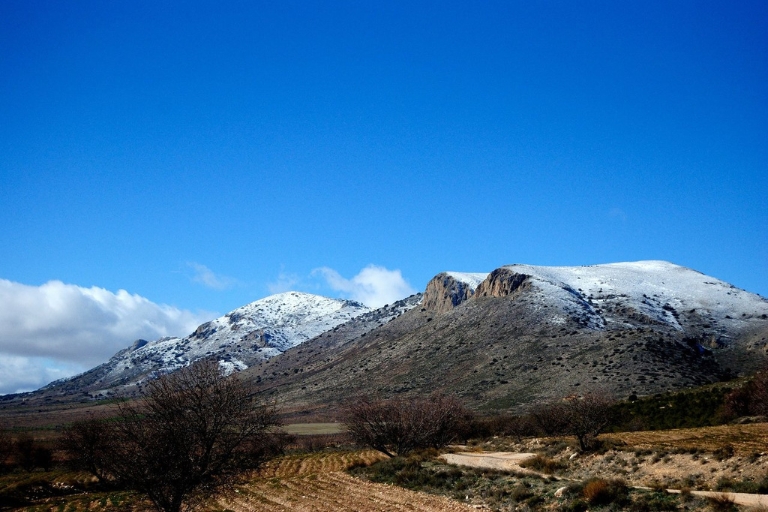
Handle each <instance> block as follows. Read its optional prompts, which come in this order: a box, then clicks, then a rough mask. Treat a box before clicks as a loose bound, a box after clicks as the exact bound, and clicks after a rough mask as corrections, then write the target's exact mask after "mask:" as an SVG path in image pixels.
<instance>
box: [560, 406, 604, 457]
mask: <svg viewBox="0 0 768 512" xmlns="http://www.w3.org/2000/svg"><path fill="white" fill-rule="evenodd" d="M614 403H615V401H614V400H613V399H612V398H611V397H610V395H608V394H607V393H597V392H589V393H585V394H583V395H581V396H570V397H568V398H566V399H565V400H564V401H563V405H564V407H563V411H564V414H565V418H566V419H567V427H566V431H567V433H569V434H571V435H573V436H576V439H577V440H578V441H579V448H581V449H582V450H583V451H586V450H589V449H591V448H592V447H593V445H594V441H595V439H597V436H598V435H599V434H600V433H601V432H602V431H603V430H604V429H605V428H606V427H607V426H608V425H610V424H611V421H612V419H613V418H612V406H613V404H614Z"/></svg>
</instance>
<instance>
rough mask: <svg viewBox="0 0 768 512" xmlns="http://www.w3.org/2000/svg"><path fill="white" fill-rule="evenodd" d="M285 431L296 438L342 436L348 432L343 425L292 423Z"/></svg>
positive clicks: (284, 428) (285, 426) (286, 426)
mask: <svg viewBox="0 0 768 512" xmlns="http://www.w3.org/2000/svg"><path fill="white" fill-rule="evenodd" d="M283 430H285V431H286V432H287V433H288V434H293V435H296V436H311V435H324V434H341V433H344V432H346V431H347V429H346V428H345V427H344V424H343V423H291V424H289V425H284V426H283Z"/></svg>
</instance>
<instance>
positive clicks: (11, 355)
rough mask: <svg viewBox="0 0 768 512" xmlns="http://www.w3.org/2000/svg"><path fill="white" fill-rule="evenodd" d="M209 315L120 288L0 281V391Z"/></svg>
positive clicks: (185, 329) (29, 385)
mask: <svg viewBox="0 0 768 512" xmlns="http://www.w3.org/2000/svg"><path fill="white" fill-rule="evenodd" d="M214 316H215V315H214V314H212V313H192V312H190V311H187V310H181V309H178V308H175V307H172V306H167V305H164V304H155V303H154V302H152V301H150V300H148V299H146V298H144V297H141V296H140V295H136V294H130V293H128V292H127V291H125V290H119V291H117V292H116V293H113V292H111V291H109V290H105V289H103V288H98V287H92V288H83V287H80V286H75V285H71V284H65V283H62V282H61V281H49V282H47V283H45V284H43V285H41V286H29V285H25V284H21V283H15V282H12V281H8V280H5V279H0V376H2V377H0V394H1V393H12V392H15V391H17V390H22V389H27V390H28V389H34V388H38V387H40V386H42V385H44V384H46V383H47V382H49V381H50V380H53V379H57V378H61V377H65V376H68V375H72V374H74V373H77V372H79V371H84V370H86V369H88V368H91V367H93V366H95V365H97V364H100V363H102V362H104V361H106V360H107V359H109V358H110V357H111V356H112V355H114V353H115V352H117V351H118V350H121V349H123V348H126V347H127V346H128V345H129V344H130V343H131V342H132V341H134V340H136V339H139V338H144V339H148V340H154V339H157V338H160V337H163V336H180V335H186V334H189V333H190V332H192V331H194V329H195V328H196V327H197V326H198V325H199V324H201V323H203V322H205V321H207V320H210V319H211V318H213V317H214Z"/></svg>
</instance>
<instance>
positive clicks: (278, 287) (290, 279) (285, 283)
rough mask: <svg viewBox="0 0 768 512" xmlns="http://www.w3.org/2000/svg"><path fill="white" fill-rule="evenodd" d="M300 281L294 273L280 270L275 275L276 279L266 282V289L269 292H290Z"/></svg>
mask: <svg viewBox="0 0 768 512" xmlns="http://www.w3.org/2000/svg"><path fill="white" fill-rule="evenodd" d="M300 282H301V279H299V276H297V275H296V274H290V273H286V272H284V271H280V274H278V276H277V281H274V282H272V283H267V289H268V290H269V293H271V294H275V293H283V292H290V291H293V290H295V289H296V286H297V285H298V284H299V283H300Z"/></svg>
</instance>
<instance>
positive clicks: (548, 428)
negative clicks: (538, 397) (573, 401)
mask: <svg viewBox="0 0 768 512" xmlns="http://www.w3.org/2000/svg"><path fill="white" fill-rule="evenodd" d="M531 418H532V419H533V423H534V424H535V425H536V427H538V429H539V430H540V431H541V433H543V434H544V435H547V436H557V435H562V434H565V433H566V432H567V430H568V415H567V411H566V407H565V403H564V402H563V401H557V402H548V403H544V404H541V405H539V406H537V407H536V408H534V409H533V410H532V411H531Z"/></svg>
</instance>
